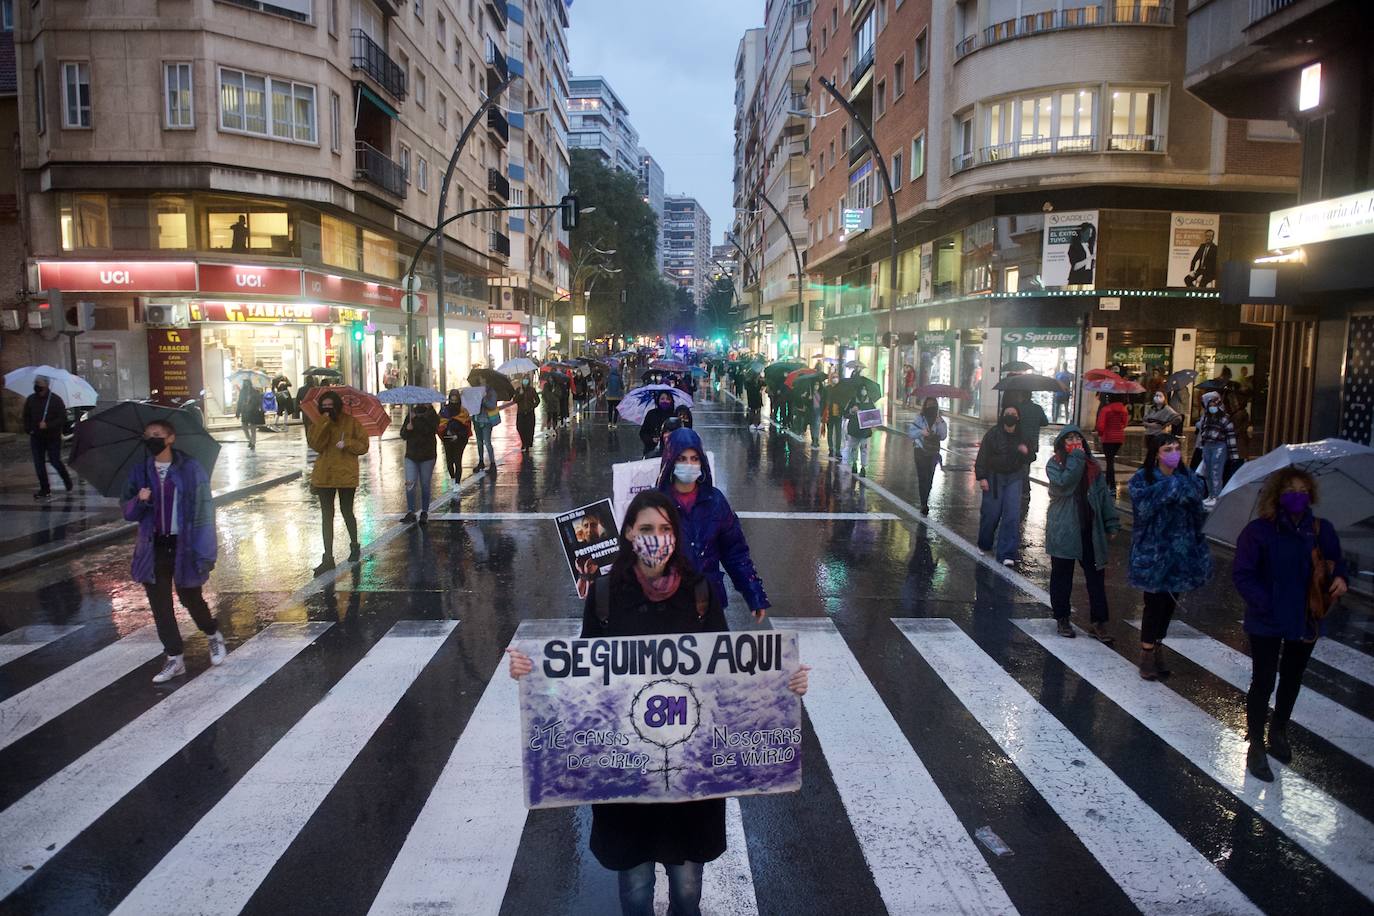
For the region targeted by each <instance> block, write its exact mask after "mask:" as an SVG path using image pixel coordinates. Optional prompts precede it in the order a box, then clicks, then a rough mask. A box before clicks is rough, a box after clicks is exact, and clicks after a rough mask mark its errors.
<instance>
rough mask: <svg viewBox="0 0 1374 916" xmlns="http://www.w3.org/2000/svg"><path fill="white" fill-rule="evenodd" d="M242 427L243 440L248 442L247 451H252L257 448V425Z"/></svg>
mask: <svg viewBox="0 0 1374 916" xmlns="http://www.w3.org/2000/svg"><path fill="white" fill-rule="evenodd" d="M242 426H243V438H245V439H247V440H248V449H249V450H250V451H252V450H254V449H256V448H257V447H258V424H256V423H244V424H242Z"/></svg>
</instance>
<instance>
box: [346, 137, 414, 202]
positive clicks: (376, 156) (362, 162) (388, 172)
mask: <svg viewBox="0 0 1374 916" xmlns="http://www.w3.org/2000/svg"><path fill="white" fill-rule="evenodd" d="M353 177H354V178H357V179H359V180H361V181H366V182H368V183H369V184H373V185H376V186H377V187H379V188H381V189H382V190H383V191H386V192H387V193H388V194H392V195H394V196H396V197H401V198H404V197H405V196H406V176H405V172H404V171H403V170H402V169H401V165H400V163H398V162H396V161H394V160H393V159H392V158H391V157H390V156H388V155H386V153H383V152H382V151H381V150H379V149H377V148H376V147H375V146H372V145H371V144H369V143H364V142H363V141H361V140H359V141H358V142H357V143H356V144H355V146H354V154H353Z"/></svg>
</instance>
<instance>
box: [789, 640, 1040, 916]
mask: <svg viewBox="0 0 1374 916" xmlns="http://www.w3.org/2000/svg"><path fill="white" fill-rule="evenodd" d="M773 626H774V627H776V628H777V629H780V630H795V631H797V632H798V634H799V638H800V643H801V657H802V659H804V660H805V661H806V663H807V664H809V665H811V666H813V667H812V671H811V689H810V690H809V691H808V692H807V694H806V696H805V697H804V698H803V700H802V702H803V703H804V704H805V706H806V712H807V715H808V716H810V718H811V724H812V726H814V728H815V730H816V737H817V738H819V739H820V743H821V749H822V750H824V751H825V756H826V759H827V760H828V761H829V762H830V773H831V776H832V777H833V778H834V781H835V788H836V789H837V790H838V791H839V794H840V800H841V801H842V802H843V803H844V808H845V811H846V812H848V814H849V821H850V824H851V826H852V827H853V828H854V835H855V836H856V837H857V838H858V840H859V846H860V848H861V849H862V850H863V854H864V860H865V861H866V862H867V863H868V867H869V869H870V870H871V871H872V873H873V879H874V881H875V883H876V884H877V886H878V892H879V893H880V894H881V895H882V898H883V903H884V904H886V906H887V910H888V912H889V913H892V914H894V916H898V914H915V913H922V914H926V913H928V914H944V913H951V912H957V913H1011V912H1015V907H1013V906H1012V903H1011V900H1010V899H1009V898H1008V897H1007V894H1006V891H1004V890H1003V889H1002V885H1001V884H999V883H998V881H997V878H996V876H994V875H993V873H992V869H990V868H989V867H988V863H987V861H986V860H985V859H984V858H983V854H982V853H981V852H979V851H978V848H977V846H975V845H974V842H973V838H972V837H970V836H969V834H968V831H967V830H965V829H964V825H963V824H962V823H960V822H959V818H958V816H957V815H956V814H955V813H954V811H953V809H951V808H950V806H949V803H948V802H947V801H945V797H944V794H943V793H941V791H940V788H939V786H937V785H936V784H935V781H934V780H933V779H931V777H930V773H929V771H927V770H926V768H925V766H924V765H923V764H922V763H921V759H920V757H918V756H917V755H916V752H915V751H914V750H912V747H911V745H910V744H909V743H908V742H907V740H906V737H905V736H904V735H903V734H902V730H901V728H900V727H899V726H898V725H897V722H896V721H895V720H894V719H893V718H892V714H891V713H890V712H888V709H887V706H886V705H884V703H883V700H882V697H880V696H879V695H878V692H877V691H876V690H875V689H874V688H873V685H872V684H871V683H870V682H869V679H868V676H867V675H866V674H864V671H863V669H862V668H860V667H859V663H858V661H857V660H856V659H855V658H854V655H853V653H851V652H850V651H849V648H848V646H846V645H845V641H844V637H842V636H841V635H840V634H839V631H837V630H836V629H835V625H834V624H833V623H832V622H831V621H830V620H829V619H826V618H820V619H817V618H801V617H793V618H787V617H775V618H773Z"/></svg>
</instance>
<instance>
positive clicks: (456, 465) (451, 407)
mask: <svg viewBox="0 0 1374 916" xmlns="http://www.w3.org/2000/svg"><path fill="white" fill-rule="evenodd" d="M439 419H440V430H439V433H440V438H441V441H442V442H443V443H444V467H445V468H446V469H447V470H448V476H449V479H450V480H454V481H457V480H460V479H461V478H462V476H463V452H464V451H465V450H466V449H467V447H468V440H469V439H471V438H472V414H470V413H468V409H467V408H466V407H464V406H463V393H462V392H461V391H460V390H458V389H457V388H454V389H452V390H451V391H449V393H448V403H446V404H445V405H444V406H443V408H442V409H440V411H439Z"/></svg>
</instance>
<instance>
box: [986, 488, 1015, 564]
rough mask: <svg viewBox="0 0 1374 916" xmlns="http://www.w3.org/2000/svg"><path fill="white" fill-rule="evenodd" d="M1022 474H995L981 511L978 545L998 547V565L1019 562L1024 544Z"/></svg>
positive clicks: (990, 547) (988, 548)
mask: <svg viewBox="0 0 1374 916" xmlns="http://www.w3.org/2000/svg"><path fill="white" fill-rule="evenodd" d="M1021 487H1022V483H1021V472H1020V471H1013V472H1012V473H1010V474H993V475H992V476H991V477H989V478H988V491H987V492H986V493H984V494H983V504H982V506H981V507H979V510H978V546H979V548H981V549H983V550H992V549H993V548H994V546H995V547H996V557H997V560H998V562H1001V561H1002V560H1011V559H1015V556H1016V551H1017V549H1018V548H1019V547H1020V541H1021V532H1020V525H1021Z"/></svg>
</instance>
